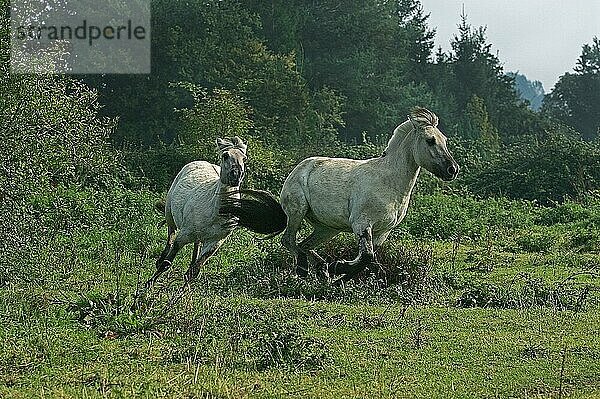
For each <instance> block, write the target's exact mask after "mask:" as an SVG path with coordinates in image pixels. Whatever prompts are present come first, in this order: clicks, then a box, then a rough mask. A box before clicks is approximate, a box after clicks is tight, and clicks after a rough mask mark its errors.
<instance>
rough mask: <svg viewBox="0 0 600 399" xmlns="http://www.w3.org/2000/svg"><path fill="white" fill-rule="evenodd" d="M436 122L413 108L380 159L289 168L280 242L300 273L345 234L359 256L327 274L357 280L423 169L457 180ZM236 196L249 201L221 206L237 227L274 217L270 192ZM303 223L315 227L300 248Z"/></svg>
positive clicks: (319, 160) (311, 161)
mask: <svg viewBox="0 0 600 399" xmlns="http://www.w3.org/2000/svg"><path fill="white" fill-rule="evenodd" d="M437 125H438V117H437V116H436V115H435V114H434V113H433V112H431V111H429V110H427V109H425V108H415V109H414V110H413V111H412V112H411V114H410V115H409V117H408V120H407V121H406V122H404V123H402V124H401V125H400V126H398V127H397V128H396V129H395V130H394V133H393V135H392V138H391V139H390V141H389V143H388V146H387V148H386V150H385V152H384V153H383V155H382V156H381V157H379V158H373V159H368V160H355V159H345V158H325V157H313V158H308V159H305V160H304V161H302V162H300V164H298V166H296V167H295V168H294V170H293V171H292V172H291V173H290V175H289V176H288V177H287V179H286V181H285V183H284V184H283V188H282V189H281V195H280V202H281V208H282V209H283V211H284V212H285V215H286V217H287V224H286V227H285V231H284V233H283V236H282V240H281V241H282V244H283V246H284V247H285V248H287V249H288V250H289V251H290V252H291V254H292V255H293V256H294V257H295V258H296V265H297V266H296V271H297V273H298V274H299V275H301V276H305V275H306V274H307V269H308V262H307V254H311V255H314V256H315V257H317V259H320V258H319V257H318V255H316V253H315V252H314V251H312V250H313V248H315V247H316V246H318V245H320V244H323V243H325V242H326V241H328V240H330V239H331V238H333V237H334V236H336V235H337V234H338V233H340V232H342V231H347V232H353V233H354V234H355V235H356V236H357V237H358V242H359V254H358V256H357V257H356V259H354V260H352V261H338V262H335V263H334V264H332V265H330V267H329V270H328V271H329V274H330V275H339V274H343V275H344V279H349V278H351V277H353V276H355V275H356V274H357V273H359V272H360V271H362V270H364V268H365V267H366V266H368V265H369V264H370V263H372V262H373V261H374V260H375V255H374V249H373V247H374V246H378V245H380V244H381V243H383V242H384V241H385V240H386V238H387V237H388V235H389V234H390V231H391V230H392V229H393V228H394V227H396V226H397V225H398V223H400V222H401V221H402V219H404V216H405V215H406V211H407V209H408V205H409V202H410V197H411V192H412V190H413V187H414V185H415V182H416V180H417V177H418V176H419V172H420V170H421V168H425V169H426V170H428V171H430V172H431V173H433V174H434V175H436V176H437V177H439V178H441V179H444V180H448V181H449V180H453V179H455V178H456V176H457V175H458V171H459V166H458V164H457V163H456V162H455V161H454V159H453V158H452V156H451V155H450V153H449V152H448V149H447V147H446V137H445V136H444V135H443V134H442V132H441V131H440V130H439V129H438V128H437ZM242 194H248V195H250V196H251V197H253V198H254V199H246V198H244V199H242V200H241V201H240V200H232V201H229V202H227V203H226V204H224V205H223V211H224V212H227V213H228V214H231V215H235V216H238V217H239V221H238V223H239V225H241V226H245V227H249V228H251V229H252V230H255V229H254V228H253V227H254V226H255V225H256V223H257V222H258V221H257V220H256V218H254V219H253V218H252V215H253V212H260V213H261V214H265V213H267V212H266V211H265V209H266V208H270V209H272V211H273V214H274V215H278V214H279V210H278V209H277V208H278V206H276V205H275V204H274V203H273V202H274V201H273V200H272V198H269V195H268V194H266V193H264V192H257V191H253V190H243V191H242ZM277 205H278V204H277ZM276 217H279V216H276ZM304 219H306V220H308V222H309V223H310V224H311V225H312V227H313V228H314V230H313V232H312V233H311V234H310V235H309V236H308V237H307V238H305V239H304V240H303V241H302V242H300V243H298V242H297V234H298V230H299V229H300V226H301V224H302V221H303V220H304ZM272 224H273V225H275V224H276V223H272ZM278 232H280V231H272V233H278Z"/></svg>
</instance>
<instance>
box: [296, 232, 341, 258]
mask: <svg viewBox="0 0 600 399" xmlns="http://www.w3.org/2000/svg"><path fill="white" fill-rule="evenodd" d="M338 234H339V231H338V230H334V229H331V228H329V227H327V226H323V225H320V224H316V225H314V230H313V232H312V233H311V234H310V235H309V236H308V237H306V238H305V239H304V240H303V241H302V242H301V243H300V244H299V245H298V247H299V250H300V253H302V254H310V255H311V256H312V257H313V258H314V259H315V260H316V262H317V263H321V264H326V263H327V262H326V261H325V259H323V258H322V257H321V256H319V254H317V253H316V252H315V251H314V250H313V249H314V248H316V247H318V246H319V245H321V244H323V243H325V242H327V241H329V240H331V239H332V238H333V237H335V236H336V235H338Z"/></svg>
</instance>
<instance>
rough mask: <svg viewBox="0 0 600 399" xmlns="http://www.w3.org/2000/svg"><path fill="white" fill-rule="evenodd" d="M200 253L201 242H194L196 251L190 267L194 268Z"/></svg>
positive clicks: (193, 252)
mask: <svg viewBox="0 0 600 399" xmlns="http://www.w3.org/2000/svg"><path fill="white" fill-rule="evenodd" d="M199 253H200V241H196V242H194V249H193V250H192V261H191V262H190V266H192V265H193V264H194V263H196V261H197V260H198V254H199Z"/></svg>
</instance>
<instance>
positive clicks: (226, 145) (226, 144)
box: [217, 137, 233, 151]
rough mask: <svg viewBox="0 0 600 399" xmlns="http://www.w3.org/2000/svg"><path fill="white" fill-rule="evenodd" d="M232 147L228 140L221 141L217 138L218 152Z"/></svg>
mask: <svg viewBox="0 0 600 399" xmlns="http://www.w3.org/2000/svg"><path fill="white" fill-rule="evenodd" d="M231 147H233V143H232V142H231V141H229V140H223V139H222V138H220V137H219V138H217V148H218V149H219V151H225V150H227V149H229V148H231Z"/></svg>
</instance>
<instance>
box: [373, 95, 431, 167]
mask: <svg viewBox="0 0 600 399" xmlns="http://www.w3.org/2000/svg"><path fill="white" fill-rule="evenodd" d="M413 123H416V124H417V125H419V126H420V127H422V128H424V127H427V126H433V127H437V125H438V123H439V118H438V117H437V115H436V114H434V113H433V112H431V111H430V110H428V109H427V108H423V107H414V108H412V109H411V111H410V115H409V116H408V120H407V121H405V122H403V123H402V124H401V125H400V126H398V127H397V128H396V129H395V130H394V133H393V134H392V137H391V138H390V141H388V145H387V147H386V148H385V151H383V155H382V156H386V155H387V154H388V153H389V152H390V150H391V149H393V148H397V147H399V146H400V145H401V144H402V142H403V141H404V139H406V137H407V136H408V134H409V133H410V132H411V131H412V127H413V126H412V124H413Z"/></svg>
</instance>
